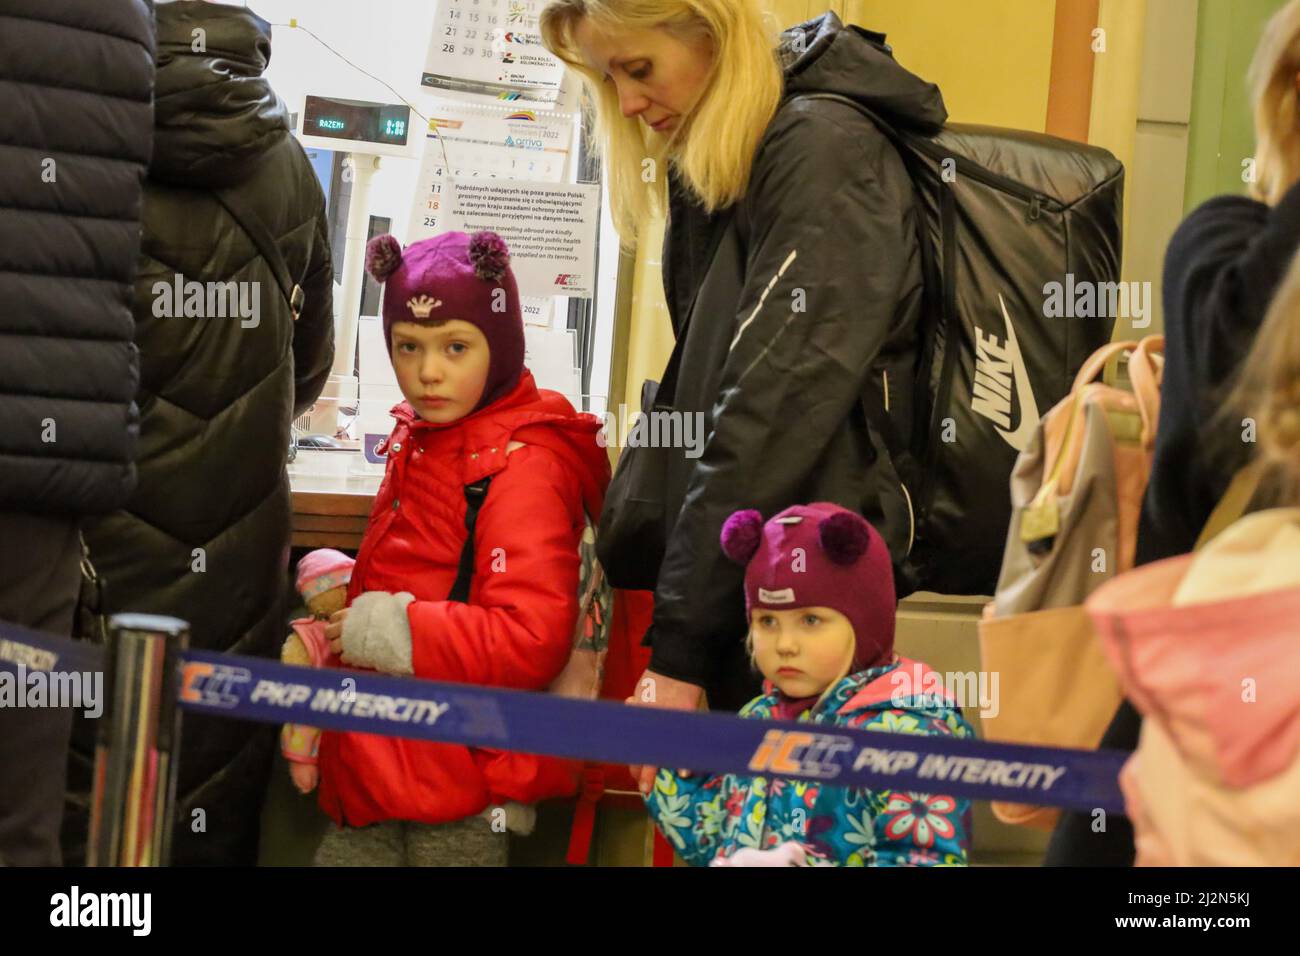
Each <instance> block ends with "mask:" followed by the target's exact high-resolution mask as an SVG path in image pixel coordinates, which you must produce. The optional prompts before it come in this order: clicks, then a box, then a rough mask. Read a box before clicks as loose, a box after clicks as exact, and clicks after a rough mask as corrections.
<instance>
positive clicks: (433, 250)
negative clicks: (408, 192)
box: [366, 230, 524, 411]
mask: <svg viewBox="0 0 1300 956" xmlns="http://www.w3.org/2000/svg"><path fill="white" fill-rule="evenodd" d="M366 271H367V272H369V273H370V274H371V275H372V276H374V277H375V279H377V280H378V281H379V282H382V283H384V344H385V345H386V346H387V347H388V354H389V357H390V358H391V357H392V354H393V323H394V322H418V323H421V324H436V323H439V322H446V321H448V320H449V319H461V320H463V321H465V322H468V323H469V324H470V325H473V326H474V327H475V328H477V329H478V330H479V331H480V332H482V333H483V336H484V338H486V339H487V343H488V348H489V350H490V351H491V359H490V362H489V365H488V376H487V382H486V383H485V384H484V386H483V397H482V398H480V399H479V403H478V405H476V406H475V407H474V411H478V410H479V409H480V408H484V407H485V406H487V405H490V404H491V403H492V402H495V401H496V400H497V399H499V398H502V397H503V396H505V395H507V394H508V393H509V392H510V391H511V390H512V389H513V388H514V387H515V386H516V385H517V384H518V383H519V376H520V375H521V374H522V373H523V370H524V321H523V315H522V313H521V311H520V307H519V289H518V287H517V286H516V284H515V276H514V273H513V272H511V271H510V251H509V250H508V249H507V248H506V244H505V240H503V239H502V238H501V237H500V236H498V235H497V234H496V233H495V232H489V231H487V230H483V231H481V232H476V233H474V234H473V235H472V236H471V235H467V234H466V233H463V232H444V233H442V234H441V235H438V236H434V237H433V238H431V239H424V240H421V241H420V242H415V243H412V244H411V245H409V246H407V247H406V248H405V249H403V248H402V247H401V245H400V244H399V243H398V242H397V240H396V239H395V238H393V237H392V236H389V235H384V236H376V237H375V238H374V239H371V240H370V242H369V243H368V244H367V245H366Z"/></svg>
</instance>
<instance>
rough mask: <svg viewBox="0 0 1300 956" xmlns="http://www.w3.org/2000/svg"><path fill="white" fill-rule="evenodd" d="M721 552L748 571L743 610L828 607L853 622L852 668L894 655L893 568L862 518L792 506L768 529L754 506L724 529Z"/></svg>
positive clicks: (833, 508)
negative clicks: (853, 649) (854, 645)
mask: <svg viewBox="0 0 1300 956" xmlns="http://www.w3.org/2000/svg"><path fill="white" fill-rule="evenodd" d="M722 551H723V553H724V554H725V555H726V556H727V557H728V558H730V559H731V560H732V561H734V562H736V563H737V564H739V565H742V566H744V568H745V611H746V613H752V612H753V610H754V609H755V608H770V609H773V610H778V611H785V610H790V609H791V608H801V607H828V608H831V609H832V610H835V611H839V612H840V613H841V614H843V615H844V616H845V617H847V618H848V619H849V621H850V623H851V624H852V625H853V637H854V640H855V641H856V642H857V649H856V651H855V653H854V656H853V669H854V670H862V669H864V668H867V667H876V666H879V665H881V664H884V663H887V662H888V661H889V660H891V659H892V657H893V654H894V612H895V610H896V608H897V599H896V597H895V594H894V568H893V564H892V562H891V561H890V557H889V549H888V548H887V547H886V546H885V542H884V539H883V538H881V537H880V534H879V533H878V532H877V531H876V529H875V528H873V527H871V525H870V524H868V523H867V521H866V519H864V518H863V517H862V516H861V515H859V514H856V513H855V512H852V511H849V510H848V509H847V508H841V507H840V506H839V505H835V504H831V503H830V502H825V501H819V502H816V503H815V504H811V505H794V506H793V507H790V508H786V509H785V510H784V511H782V512H781V513H780V514H779V515H777V516H776V517H774V518H772V519H771V520H770V521H768V522H767V523H766V524H764V523H763V516H762V515H760V514H759V513H758V512H757V511H754V510H752V509H750V510H746V511H737V512H736V513H735V514H733V515H732V516H731V517H729V518H728V519H727V520H726V523H725V524H723V526H722Z"/></svg>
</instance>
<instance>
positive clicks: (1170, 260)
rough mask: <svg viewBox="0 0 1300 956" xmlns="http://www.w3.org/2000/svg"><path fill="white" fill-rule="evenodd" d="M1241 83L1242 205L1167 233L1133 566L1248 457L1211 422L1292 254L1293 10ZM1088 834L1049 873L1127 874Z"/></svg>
mask: <svg viewBox="0 0 1300 956" xmlns="http://www.w3.org/2000/svg"><path fill="white" fill-rule="evenodd" d="M1249 78H1250V83H1251V88H1252V95H1253V101H1254V111H1255V140H1256V153H1255V160H1254V172H1255V177H1254V180H1255V181H1254V183H1253V184H1252V185H1251V188H1250V192H1251V195H1250V196H1249V197H1247V196H1217V197H1215V198H1214V199H1211V200H1209V201H1208V202H1206V203H1204V204H1203V205H1202V206H1200V207H1199V208H1197V209H1196V210H1195V211H1194V212H1193V213H1192V214H1191V215H1190V216H1188V217H1187V219H1186V220H1185V221H1184V222H1183V223H1182V225H1180V226H1179V227H1178V230H1177V231H1176V232H1175V233H1174V235H1173V238H1171V239H1170V241H1169V249H1168V251H1167V252H1166V254H1165V274H1164V309H1165V368H1164V383H1163V385H1162V387H1161V392H1162V396H1161V398H1162V400H1161V403H1160V423H1159V431H1158V432H1157V436H1156V448H1155V458H1154V461H1153V463H1152V468H1151V479H1150V482H1149V484H1148V485H1147V494H1146V500H1145V501H1144V503H1143V508H1142V518H1141V522H1140V524H1139V526H1138V541H1137V561H1138V563H1139V564H1146V563H1148V562H1151V561H1157V560H1159V559H1161V558H1167V557H1172V556H1173V555H1177V554H1183V553H1185V552H1187V551H1190V550H1192V547H1193V546H1194V545H1195V544H1196V539H1197V537H1198V536H1199V534H1200V532H1201V528H1202V526H1203V525H1204V524H1205V522H1206V520H1207V519H1208V518H1209V517H1210V512H1212V511H1213V510H1214V506H1215V504H1216V503H1217V502H1218V500H1219V499H1220V498H1221V497H1222V495H1223V493H1224V492H1225V491H1226V490H1227V487H1228V482H1229V481H1230V480H1231V479H1232V476H1233V474H1234V473H1235V472H1236V471H1237V469H1238V468H1240V467H1241V466H1243V465H1244V464H1245V463H1246V462H1247V460H1248V459H1249V458H1250V454H1251V450H1252V448H1253V447H1254V446H1253V444H1252V442H1253V438H1252V436H1251V434H1250V431H1249V428H1248V427H1243V426H1244V423H1243V420H1242V416H1241V415H1236V416H1221V415H1216V414H1215V413H1216V411H1217V410H1218V409H1219V408H1220V407H1221V406H1222V405H1223V404H1224V400H1225V398H1226V396H1225V394H1224V393H1225V390H1226V388H1227V386H1228V384H1229V383H1230V382H1231V381H1232V380H1233V378H1234V376H1235V374H1236V372H1237V371H1238V369H1239V368H1240V367H1241V365H1242V362H1243V360H1244V359H1245V357H1246V354H1247V353H1248V351H1249V350H1250V348H1251V342H1252V341H1253V340H1254V338H1255V334H1256V332H1257V330H1258V329H1259V327H1260V323H1261V322H1262V321H1263V319H1264V316H1265V314H1266V312H1267V311H1268V307H1269V303H1270V301H1271V300H1272V298H1273V295H1274V292H1275V291H1276V290H1277V288H1278V283H1279V282H1280V281H1281V279H1282V277H1283V276H1284V275H1285V274H1286V271H1287V267H1288V266H1289V265H1290V263H1291V260H1292V258H1293V257H1294V255H1295V254H1296V250H1297V248H1300V189H1297V188H1296V183H1297V181H1300V0H1292V2H1290V3H1288V4H1287V5H1286V6H1285V7H1283V8H1282V10H1280V11H1279V12H1278V13H1277V14H1276V15H1275V16H1274V17H1273V19H1272V20H1271V21H1270V22H1269V23H1268V25H1267V26H1266V27H1265V28H1264V35H1263V39H1262V40H1261V41H1260V44H1259V47H1258V49H1257V50H1256V52H1255V59H1254V61H1253V62H1252V63H1251V67H1250V77H1249ZM1207 422H1210V423H1211V424H1210V425H1209V427H1206V424H1205V423H1207ZM1140 726H1141V722H1140V718H1139V717H1138V714H1137V712H1136V711H1135V710H1134V709H1133V708H1132V706H1130V705H1129V704H1128V702H1127V701H1126V702H1125V703H1124V704H1123V705H1122V706H1121V708H1120V711H1119V713H1118V714H1117V715H1116V717H1115V720H1114V721H1113V722H1112V723H1111V726H1110V728H1109V729H1108V730H1107V732H1106V735H1105V736H1104V737H1103V739H1102V743H1101V745H1102V746H1103V747H1109V748H1115V749H1124V750H1132V749H1133V748H1134V747H1135V746H1137V741H1138V733H1139V730H1140ZM1091 823H1092V821H1091V817H1088V816H1083V815H1078V814H1066V815H1064V816H1063V817H1062V819H1061V822H1060V823H1059V824H1058V826H1057V829H1056V832H1055V833H1054V834H1053V837H1052V842H1051V844H1050V846H1049V849H1048V856H1047V859H1048V863H1049V864H1063V865H1079V864H1100V865H1128V864H1130V863H1131V862H1132V860H1133V836H1132V829H1131V828H1130V827H1129V826H1128V823H1127V821H1121V822H1120V823H1119V824H1118V825H1112V826H1110V827H1108V828H1107V830H1106V831H1105V832H1103V833H1097V832H1095V831H1094V830H1093V828H1092V826H1091Z"/></svg>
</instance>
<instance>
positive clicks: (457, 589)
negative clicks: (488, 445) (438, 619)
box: [447, 475, 492, 604]
mask: <svg viewBox="0 0 1300 956" xmlns="http://www.w3.org/2000/svg"><path fill="white" fill-rule="evenodd" d="M490 484H492V476H491V475H488V476H487V477H486V478H484V479H482V480H481V481H476V482H474V484H472V485H466V486H465V544H464V545H463V546H462V547H461V549H460V566H459V567H458V568H457V569H456V583H455V584H453V585H452V586H451V593H450V594H448V595H447V600H448V601H459V602H460V603H461V604H468V603H469V584H470V581H471V580H472V579H473V577H474V525H475V524H477V523H478V513H479V509H480V508H482V507H483V499H484V498H486V497H487V493H488V485H490Z"/></svg>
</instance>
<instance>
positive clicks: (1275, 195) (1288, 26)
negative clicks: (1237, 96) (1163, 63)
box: [1249, 0, 1300, 206]
mask: <svg viewBox="0 0 1300 956" xmlns="http://www.w3.org/2000/svg"><path fill="white" fill-rule="evenodd" d="M1297 75H1300V0H1291V2H1290V3H1288V4H1287V5H1286V6H1285V7H1283V8H1282V9H1281V10H1279V11H1278V12H1277V13H1275V14H1274V15H1273V17H1272V19H1270V20H1269V21H1268V25H1267V26H1266V27H1264V36H1263V39H1261V40H1260V42H1259V46H1258V47H1256V49H1255V57H1254V59H1253V60H1252V61H1251V64H1250V73H1249V78H1250V88H1251V94H1252V99H1253V101H1254V109H1255V178H1254V182H1253V183H1251V186H1250V193H1251V196H1253V197H1254V198H1255V199H1258V200H1259V201H1261V202H1265V203H1268V204H1269V205H1270V206H1272V205H1276V204H1277V201H1278V200H1279V199H1281V198H1282V195H1283V194H1284V193H1285V192H1286V191H1287V189H1289V188H1290V187H1291V186H1292V185H1293V184H1294V183H1295V182H1296V181H1297V180H1300V90H1297V88H1296V77H1297Z"/></svg>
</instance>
